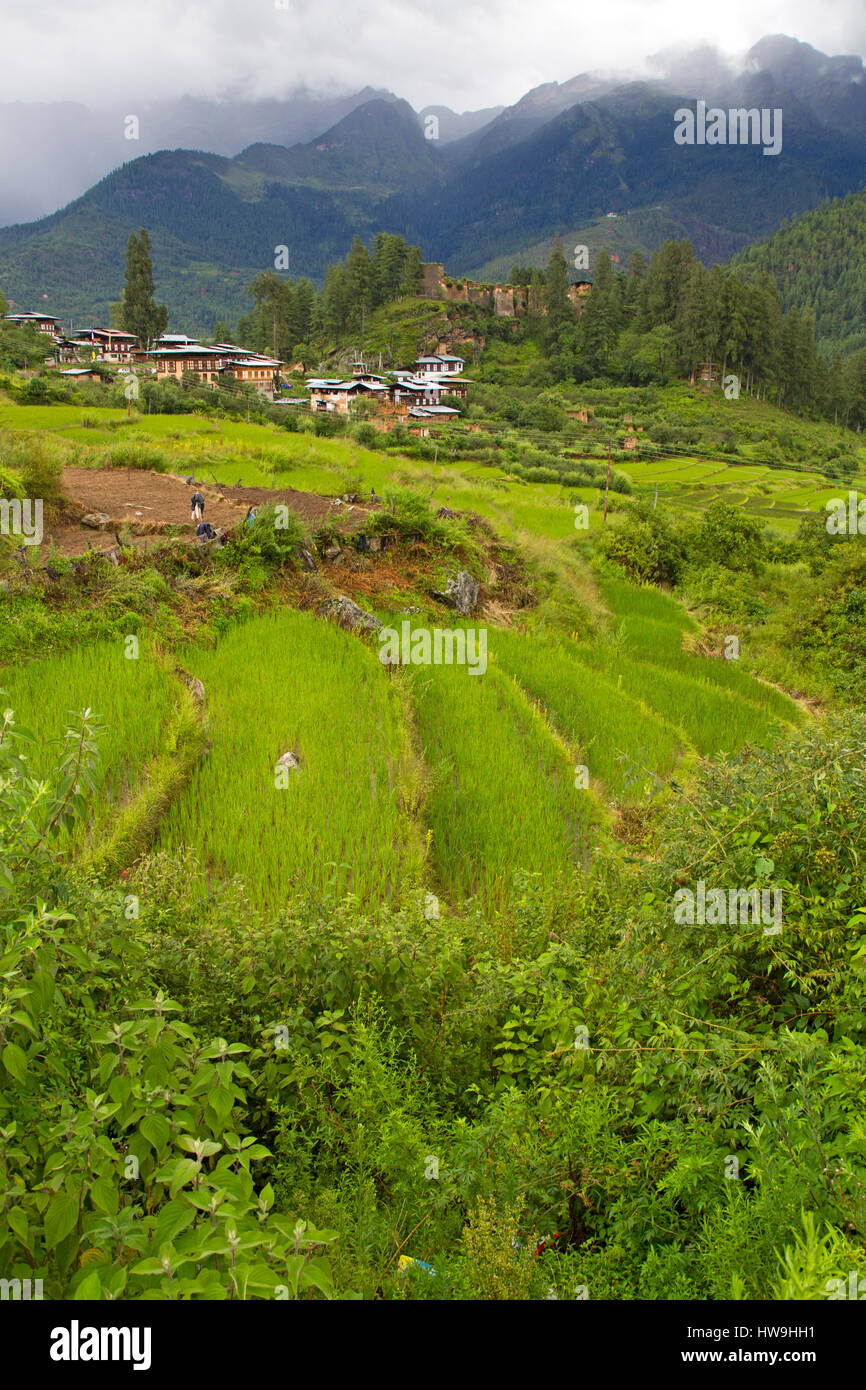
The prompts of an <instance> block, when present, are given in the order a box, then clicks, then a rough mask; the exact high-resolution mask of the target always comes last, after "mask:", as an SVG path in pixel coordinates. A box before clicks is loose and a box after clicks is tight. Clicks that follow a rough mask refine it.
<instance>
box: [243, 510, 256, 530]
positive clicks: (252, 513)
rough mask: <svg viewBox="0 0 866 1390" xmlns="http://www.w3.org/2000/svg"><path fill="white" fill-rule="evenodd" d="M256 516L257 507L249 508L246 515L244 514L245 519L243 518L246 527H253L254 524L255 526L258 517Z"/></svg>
mask: <svg viewBox="0 0 866 1390" xmlns="http://www.w3.org/2000/svg"><path fill="white" fill-rule="evenodd" d="M258 514H259V509H258V507H250V508H249V510H248V512H247V514H246V517H245V518H244V520H245V521H246V524H247V526H255V524H256V517H257V516H258Z"/></svg>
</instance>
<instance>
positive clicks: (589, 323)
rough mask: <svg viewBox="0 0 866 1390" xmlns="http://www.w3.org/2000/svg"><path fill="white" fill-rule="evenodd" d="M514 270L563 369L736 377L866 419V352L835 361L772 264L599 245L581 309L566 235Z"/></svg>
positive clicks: (739, 387) (576, 375) (673, 247)
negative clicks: (612, 251)
mask: <svg viewBox="0 0 866 1390" xmlns="http://www.w3.org/2000/svg"><path fill="white" fill-rule="evenodd" d="M512 273H513V275H516V276H518V277H519V278H518V281H517V282H518V283H522V284H525V285H526V286H527V287H528V289H529V311H530V331H532V332H534V334H535V335H536V336H537V337H538V339H539V341H540V342H541V344H542V346H543V347H544V348H545V350H546V352H547V354H548V357H549V361H550V365H551V367H552V369H553V371H554V374H555V375H556V376H557V378H558V379H559V380H563V381H589V380H596V379H599V380H613V381H619V382H623V383H625V384H628V385H634V386H642V385H649V384H652V383H660V384H664V383H665V382H666V381H667V380H668V379H669V378H671V377H685V378H688V380H689V381H691V382H694V381H696V380H697V379H699V378H700V377H704V378H706V379H709V380H715V381H718V382H720V383H722V384H723V383H724V382H725V381H726V380H727V381H729V382H730V378H731V377H735V378H736V383H737V384H736V386H734V385H733V383H732V384H731V385H730V387H729V389H730V390H731V391H736V392H737V393H742V394H746V395H749V396H752V397H754V398H756V399H758V400H767V401H771V402H772V403H773V404H774V405H777V406H779V407H781V408H783V409H787V410H791V411H795V412H796V413H797V414H801V415H808V416H822V417H824V418H831V419H833V420H834V421H835V422H836V423H837V424H845V425H850V426H852V427H855V428H857V429H860V428H862V426H863V424H864V423H866V351H863V352H860V353H857V354H855V355H854V356H852V357H850V358H848V359H847V360H845V361H843V360H842V359H841V357H839V356H838V355H837V356H836V357H835V358H834V359H833V361H832V362H828V361H827V359H826V358H825V357H824V356H823V355H822V354H821V353H820V352H819V351H818V348H817V346H816V340H815V318H814V314H813V313H812V312H811V311H810V310H809V309H806V310H803V311H801V310H800V309H799V308H797V307H796V306H795V305H792V306H791V307H790V308H788V309H787V311H785V310H784V309H783V307H782V303H781V299H780V296H779V291H778V289H777V288H776V285H775V283H774V281H773V280H772V278H771V277H770V275H769V274H767V273H766V272H764V273H759V274H757V275H756V276H754V278H747V277H746V276H744V275H742V274H740V273H739V272H738V271H736V270H733V269H731V268H729V267H722V266H719V265H714V266H712V267H711V268H710V269H709V270H708V269H707V268H706V267H705V266H704V265H702V264H701V262H700V261H699V260H698V259H697V257H696V256H695V253H694V250H693V248H692V246H691V244H690V243H689V242H688V241H679V242H676V241H666V242H665V244H664V245H663V246H662V247H661V248H660V250H658V251H657V252H656V253H655V254H654V255H653V256H652V257H651V259H650V261H649V263H647V262H646V261H645V259H644V257H643V256H642V255H641V254H640V253H639V252H636V253H635V255H634V256H633V257H632V259H631V262H630V264H629V267H628V270H627V271H617V270H616V269H615V268H614V266H613V265H612V263H611V260H610V257H609V255H607V254H606V253H602V254H601V255H600V256H599V259H598V263H597V266H596V268H595V272H594V275H593V282H592V292H591V294H590V295H589V296H588V298H587V299H586V300H585V301H584V302H583V303H582V304H581V305H580V307H579V308H578V307H576V306H575V305H574V304H573V303H572V302H571V300H570V299H569V297H568V265H567V262H566V259H565V256H564V255H563V252H562V248H561V246H559V245H557V246H555V247H554V249H553V251H552V253H551V256H550V262H549V264H548V268H547V271H546V273H544V274H543V275H542V274H541V272H539V271H528V270H526V269H525V268H521V267H515V268H514V271H513V272H512ZM533 313H534V314H535V317H534V319H533V317H532V316H533Z"/></svg>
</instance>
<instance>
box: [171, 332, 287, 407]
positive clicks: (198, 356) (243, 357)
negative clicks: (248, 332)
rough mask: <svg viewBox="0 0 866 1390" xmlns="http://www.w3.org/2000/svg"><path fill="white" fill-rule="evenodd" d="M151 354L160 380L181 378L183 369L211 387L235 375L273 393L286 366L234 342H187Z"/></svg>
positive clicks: (235, 378)
mask: <svg viewBox="0 0 866 1390" xmlns="http://www.w3.org/2000/svg"><path fill="white" fill-rule="evenodd" d="M178 336H180V335H178ZM150 357H151V360H152V361H153V362H154V363H155V365H156V376H157V380H158V381H161V380H162V381H164V380H166V378H168V377H174V378H175V379H176V380H177V381H180V380H181V378H182V377H183V374H184V372H195V373H196V374H197V375H198V376H199V377H200V378H201V380H202V381H204V382H206V383H207V384H208V385H209V386H217V385H218V384H219V382H220V380H221V379H225V378H233V379H234V380H235V381H240V382H243V383H244V384H246V385H249V386H254V387H255V388H256V390H257V391H261V392H263V393H269V392H273V390H274V385H275V382H276V381H277V380H278V379H279V374H280V368H281V367H282V365H283V364H282V362H281V360H280V359H279V358H276V357H264V356H263V355H262V354H261V353H256V352H247V351H246V349H245V348H239V347H235V346H234V344H232V343H215V344H213V345H212V346H211V347H205V346H204V344H202V343H195V342H189V341H187V342H186V343H184V344H177V345H176V346H171V347H157V348H154V350H153V352H152V353H151V354H150Z"/></svg>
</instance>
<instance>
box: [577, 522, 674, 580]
mask: <svg viewBox="0 0 866 1390" xmlns="http://www.w3.org/2000/svg"><path fill="white" fill-rule="evenodd" d="M597 544H598V553H599V554H600V555H601V557H602V559H604V560H607V561H608V562H609V563H611V564H615V565H618V566H619V568H620V569H622V570H623V571H624V572H625V573H626V574H627V575H628V577H629V579H632V580H634V582H635V583H637V584H676V582H677V581H678V579H679V578H680V575H681V574H682V572H683V567H684V564H685V558H686V555H685V547H684V545H683V542H682V540H681V539H680V537H679V536H678V535H677V533H676V532H675V531H674V529H673V527H672V526H671V524H670V522H669V521H668V520H667V518H666V517H665V516H664V514H663V513H661V512H653V511H650V509H649V508H648V507H645V506H640V507H631V508H630V509H629V511H628V514H627V515H625V516H624V517H623V520H622V521H621V522H620V523H618V524H616V525H611V526H609V527H607V528H605V530H604V531H603V532H602V534H601V536H600V537H599V540H598V543H597Z"/></svg>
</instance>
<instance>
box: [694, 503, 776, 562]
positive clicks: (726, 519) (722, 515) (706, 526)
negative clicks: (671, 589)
mask: <svg viewBox="0 0 866 1390" xmlns="http://www.w3.org/2000/svg"><path fill="white" fill-rule="evenodd" d="M689 550H690V554H689V558H690V560H691V561H692V563H693V564H695V565H697V566H703V565H724V566H725V567H726V568H727V569H731V570H750V571H751V573H752V574H758V573H760V570H761V568H762V564H761V562H762V559H763V553H764V535H763V527H762V526H761V525H760V523H759V522H757V521H755V520H753V519H752V518H751V517H749V516H746V514H745V513H744V512H743V511H742V509H741V508H740V507H732V506H731V505H730V504H729V503H728V502H722V501H721V500H717V501H715V502H711V503H710V505H709V506H708V507H707V509H706V511H705V512H704V515H703V517H702V518H701V523H700V525H699V526H698V528H697V530H696V531H695V532H694V533H693V536H692V539H691V543H690V547H689Z"/></svg>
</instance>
